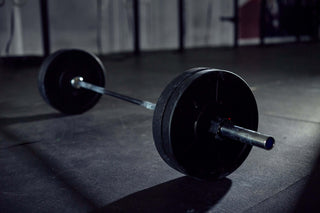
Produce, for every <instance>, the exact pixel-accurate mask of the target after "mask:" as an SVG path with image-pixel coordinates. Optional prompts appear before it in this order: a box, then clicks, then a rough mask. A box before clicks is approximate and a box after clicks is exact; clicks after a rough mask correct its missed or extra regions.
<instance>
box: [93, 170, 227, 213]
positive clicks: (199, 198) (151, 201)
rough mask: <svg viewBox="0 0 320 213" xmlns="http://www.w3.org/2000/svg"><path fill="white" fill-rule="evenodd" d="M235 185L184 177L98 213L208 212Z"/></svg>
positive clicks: (121, 201) (108, 206) (128, 198)
mask: <svg viewBox="0 0 320 213" xmlns="http://www.w3.org/2000/svg"><path fill="white" fill-rule="evenodd" d="M231 185H232V181H231V180H230V179H227V178H224V179H222V180H218V181H216V182H206V181H199V180H195V179H193V178H190V177H187V176H185V177H181V178H178V179H175V180H172V181H169V182H166V183H162V184H159V185H157V186H154V187H151V188H148V189H145V190H142V191H139V192H136V193H134V194H131V195H128V196H126V197H124V198H122V199H120V200H117V201H115V202H113V203H110V204H108V205H106V206H104V207H102V208H100V209H97V210H95V211H93V212H92V213H98V212H111V213H112V212H190V213H191V212H205V211H207V210H209V209H210V208H212V207H213V206H214V205H215V204H217V203H218V202H219V200H221V199H222V198H223V197H224V196H225V195H226V194H227V192H228V191H229V189H230V187H231Z"/></svg>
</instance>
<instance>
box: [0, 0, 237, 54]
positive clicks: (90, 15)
mask: <svg viewBox="0 0 320 213" xmlns="http://www.w3.org/2000/svg"><path fill="white" fill-rule="evenodd" d="M0 1H2V2H4V5H3V6H2V7H0V17H1V19H0V28H1V31H0V50H1V55H0V56H11V55H24V54H35V55H38V54H42V41H41V22H40V11H39V1H38V0H5V1H4V0H0ZM132 2H133V1H132V0H95V1H86V0H68V1H65V0H48V6H49V19H50V44H51V51H54V50H56V49H60V48H81V49H86V50H88V51H92V52H95V53H97V52H99V51H102V53H110V52H119V51H132V49H133V38H132V34H133V9H132ZM185 3H186V4H185V14H186V38H185V39H186V42H185V43H186V46H187V47H199V46H208V45H210V46H221V45H232V34H233V27H232V24H230V23H226V22H221V21H220V16H222V15H232V7H233V0H226V1H221V0H197V1H194V0H185ZM177 4H178V0H140V8H139V9H140V28H141V33H140V38H141V48H142V49H143V50H155V49H175V48H177V47H178V14H177V12H178V11H177ZM14 5H15V6H14ZM98 6H99V7H98ZM12 8H14V28H13V29H14V35H13V36H12V37H13V38H12V42H11V45H10V50H9V51H5V49H6V46H7V44H8V41H9V39H10V25H11V24H12V20H11V11H12ZM99 14H101V15H100V16H99ZM99 17H100V18H99ZM98 26H101V27H100V28H99V27H98ZM99 30H100V31H99ZM99 44H101V47H100V48H98V45H99Z"/></svg>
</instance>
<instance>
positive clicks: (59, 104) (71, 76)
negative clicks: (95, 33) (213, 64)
mask: <svg viewBox="0 0 320 213" xmlns="http://www.w3.org/2000/svg"><path fill="white" fill-rule="evenodd" d="M104 85H105V69H104V66H103V64H102V63H101V61H100V60H99V58H98V57H96V56H95V55H94V54H91V53H88V52H86V51H83V50H78V49H72V50H60V51H57V52H55V53H53V54H52V55H50V56H49V57H47V58H46V59H45V60H44V62H43V64H42V65H41V68H40V72H39V79H38V86H39V90H40V93H41V95H42V97H43V98H44V100H45V101H46V102H47V103H48V104H49V105H51V106H52V107H53V108H55V109H57V110H58V111H60V112H62V113H65V114H80V113H83V112H85V111H87V110H89V109H91V108H92V107H93V106H95V104H96V103H97V102H98V101H99V99H100V97H101V95H102V94H104V95H109V96H112V97H115V98H118V99H122V100H124V101H127V102H130V103H133V104H136V105H139V106H142V107H144V108H146V109H149V110H154V115H153V122H152V131H153V138H154V142H155V145H156V148H157V150H158V152H159V154H160V156H161V157H162V159H163V160H164V161H165V162H166V163H167V164H168V165H169V166H171V167H172V168H174V169H176V170H178V171H180V172H182V173H184V174H186V175H189V176H192V177H195V178H199V179H206V180H214V179H218V178H223V177H225V176H227V175H229V174H230V173H232V172H233V171H234V170H236V169H237V168H238V167H239V166H240V165H241V164H242V163H243V162H244V160H245V159H246V158H247V156H248V155H249V152H250V151H251V149H252V146H257V147H260V148H263V149H266V150H270V149H272V148H273V146H274V143H275V140H274V138H273V137H272V136H269V135H265V134H262V133H259V132H257V129H258V109H257V104H256V101H255V98H254V95H253V93H252V91H251V90H250V88H249V86H248V84H247V83H246V82H245V81H244V80H243V79H242V78H241V77H239V76H238V75H236V74H234V73H232V72H229V71H226V70H219V69H212V68H203V67H199V68H193V69H190V70H188V71H185V72H183V73H182V74H180V75H179V76H177V77H176V78H175V79H173V80H172V81H171V82H170V83H169V84H168V85H167V86H166V88H165V89H164V90H163V92H162V93H161V95H160V97H159V99H158V101H157V103H156V104H154V103H151V102H149V101H145V100H140V99H136V98H132V97H129V96H126V95H123V94H120V93H116V92H113V91H110V90H107V89H105V88H104Z"/></svg>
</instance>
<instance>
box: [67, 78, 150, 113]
mask: <svg viewBox="0 0 320 213" xmlns="http://www.w3.org/2000/svg"><path fill="white" fill-rule="evenodd" d="M71 85H72V86H73V87H74V88H77V89H80V88H84V89H87V90H91V91H94V92H96V93H99V94H103V95H109V96H112V97H114V98H118V99H121V100H124V101H127V102H130V103H132V104H136V105H139V106H142V107H144V108H146V109H149V110H154V109H155V107H156V104H154V103H151V102H149V101H144V100H140V99H136V98H132V97H129V96H127V95H123V94H120V93H116V92H113V91H110V90H107V89H105V88H103V87H100V86H97V85H94V84H91V83H88V82H85V81H84V80H83V78H82V77H80V76H78V77H75V78H73V79H72V80H71Z"/></svg>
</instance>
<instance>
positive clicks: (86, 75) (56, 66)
mask: <svg viewBox="0 0 320 213" xmlns="http://www.w3.org/2000/svg"><path fill="white" fill-rule="evenodd" d="M77 76H81V77H83V79H84V81H86V82H89V83H92V84H95V85H98V86H101V87H104V84H105V71H104V67H103V65H102V63H101V61H100V60H99V59H98V58H97V57H96V56H95V55H93V54H91V53H88V52H86V51H83V50H77V49H72V50H59V51H57V52H55V53H54V54H52V55H50V56H49V57H48V58H46V59H45V61H44V62H43V64H42V66H41V68H40V72H39V79H38V86H39V91H40V93H41V95H42V97H43V99H44V100H45V101H46V102H47V103H48V104H50V105H51V106H52V107H54V108H55V109H57V110H59V111H60V112H62V113H65V114H80V113H83V112H85V111H87V110H89V109H91V108H92V107H93V106H95V104H96V103H97V102H98V101H99V99H100V97H101V94H98V93H95V92H92V91H89V90H86V89H75V88H73V86H72V85H71V83H70V82H71V79H73V78H74V77H77Z"/></svg>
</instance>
